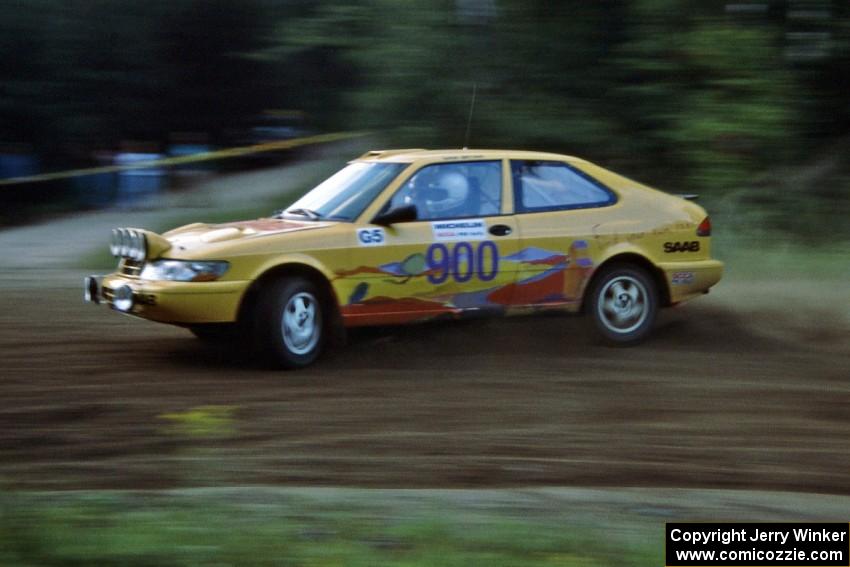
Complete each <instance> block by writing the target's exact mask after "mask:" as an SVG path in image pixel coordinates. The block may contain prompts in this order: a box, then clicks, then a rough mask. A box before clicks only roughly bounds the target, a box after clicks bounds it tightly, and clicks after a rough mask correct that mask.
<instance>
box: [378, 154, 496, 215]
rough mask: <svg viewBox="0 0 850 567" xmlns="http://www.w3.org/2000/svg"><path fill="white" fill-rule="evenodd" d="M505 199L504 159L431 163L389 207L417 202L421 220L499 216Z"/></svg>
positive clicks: (398, 192)
mask: <svg viewBox="0 0 850 567" xmlns="http://www.w3.org/2000/svg"><path fill="white" fill-rule="evenodd" d="M501 202H502V162H501V161H475V162H459V163H440V164H434V165H427V166H425V167H423V168H421V169H420V170H418V171H417V172H416V173H414V174H413V176H412V177H411V178H410V179H408V180H407V182H405V184H404V185H402V186H401V188H399V190H398V191H397V192H396V194H395V195H393V197H392V199H391V200H390V203H389V207H388V208H395V207H401V206H404V205H416V212H417V219H418V220H445V219H459V218H470V217H482V216H490V215H497V214H499V213H500V212H501V208H502V207H501Z"/></svg>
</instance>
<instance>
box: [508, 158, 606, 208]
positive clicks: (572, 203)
mask: <svg viewBox="0 0 850 567" xmlns="http://www.w3.org/2000/svg"><path fill="white" fill-rule="evenodd" d="M511 173H512V175H513V182H514V208H515V209H516V212H518V213H535V212H540V211H558V210H563V209H584V208H591V207H604V206H606V205H611V204H613V203H615V202H616V201H617V198H616V196H615V195H614V193H613V192H612V191H611V190H610V189H608V188H607V187H605V186H604V185H602V184H601V183H599V182H598V181H596V180H595V179H593V178H592V177H590V176H589V175H587V174H585V173H584V172H581V171H579V170H578V169H575V168H573V167H571V166H569V165H567V164H566V163H563V162H559V161H531V160H511Z"/></svg>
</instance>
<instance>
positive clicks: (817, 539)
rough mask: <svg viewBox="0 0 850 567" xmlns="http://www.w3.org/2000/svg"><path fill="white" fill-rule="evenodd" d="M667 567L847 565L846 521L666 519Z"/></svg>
mask: <svg viewBox="0 0 850 567" xmlns="http://www.w3.org/2000/svg"><path fill="white" fill-rule="evenodd" d="M666 532H667V533H666V536H665V541H666V565H667V567H700V566H704V565H705V566H712V565H725V566H729V567H732V566H734V567H747V566H751V565H752V566H759V567H765V566H770V567H773V566H783V565H787V566H788V567H791V566H799V567H842V566H843V567H847V566H850V524H847V523H804V522H799V523H749V522H747V523H743V522H741V523H723V524H721V523H684V522H678V523H668V524H667V530H666Z"/></svg>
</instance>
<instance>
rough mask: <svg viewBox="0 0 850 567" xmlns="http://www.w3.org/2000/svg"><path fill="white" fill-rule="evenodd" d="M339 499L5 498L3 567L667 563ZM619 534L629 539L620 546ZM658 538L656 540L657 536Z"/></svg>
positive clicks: (586, 543)
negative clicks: (345, 505) (343, 504)
mask: <svg viewBox="0 0 850 567" xmlns="http://www.w3.org/2000/svg"><path fill="white" fill-rule="evenodd" d="M322 502H325V503H326V504H327V503H328V500H327V498H322V499H316V498H306V499H303V498H294V497H289V498H286V499H282V498H280V497H275V495H274V493H272V494H269V495H266V496H263V494H262V493H257V494H252V493H251V492H250V491H248V492H244V493H243V494H241V495H240V494H239V493H234V494H233V496H232V497H228V495H227V494H219V495H216V494H215V493H212V494H208V493H203V492H197V493H189V494H173V493H172V494H151V495H147V496H143V495H140V494H139V495H133V494H127V493H108V492H95V493H78V494H66V495H61V494H56V493H54V494H49V495H39V494H30V495H26V494H15V493H13V494H3V495H2V516H0V564H3V565H16V566H17V565H21V566H36V565H51V566H83V565H105V566H111V565H115V566H118V565H121V566H138V567H141V566H170V565H175V566H176V565H187V566H191V565H198V566H200V565H210V566H212V565H251V566H265V565H269V566H271V565H287V566H305V567H306V566H313V567H316V566H337V565H338V566H343V565H345V566H364V567H365V566H369V567H371V566H375V565H406V566H411V567H414V566H426V565H429V566H430V565H439V566H454V565H456V566H459V567H460V566H467V565H492V566H512V565H527V566H538V565H539V566H549V567H554V566H561V567H601V566H604V565H625V566H631V565H634V566H637V565H651V564H660V561H661V557H660V551H659V550H660V549H661V547H662V546H661V544H660V541H659V542H654V544H652V545H650V544H645V545H644V546H642V547H638V546H635V545H634V544H633V543H629V542H628V540H627V539H626V538H625V537H622V533H621V532H618V531H617V530H613V529H611V528H610V526H603V527H596V528H591V527H582V528H579V529H578V530H577V529H576V528H575V527H574V526H571V525H567V526H565V525H564V524H563V523H562V522H556V521H553V520H549V521H541V520H538V519H533V518H532V519H522V520H519V519H512V518H511V517H510V516H508V515H507V514H505V513H504V512H503V511H498V510H494V511H492V512H490V513H489V514H488V515H487V516H484V517H480V516H479V517H476V518H474V519H471V518H469V517H466V515H465V514H461V513H459V512H458V511H456V510H455V511H452V510H446V511H443V512H442V513H441V514H440V517H439V519H438V518H434V517H428V516H427V515H426V514H423V511H422V510H420V509H418V508H411V507H410V506H406V507H405V511H404V513H402V514H398V513H393V512H387V511H386V510H380V509H379V508H377V507H376V506H375V505H369V504H360V505H355V506H350V507H349V508H348V509H347V511H345V512H340V511H339V510H340V509H341V507H340V503H339V502H336V505H335V506H334V509H335V510H337V511H335V512H334V511H330V510H327V509H322V508H320V507H317V504H318V505H320V504H321V503H322ZM612 534H620V535H619V536H615V537H612ZM647 537H649V538H650V539H651V538H652V537H653V536H652V535H650V534H647Z"/></svg>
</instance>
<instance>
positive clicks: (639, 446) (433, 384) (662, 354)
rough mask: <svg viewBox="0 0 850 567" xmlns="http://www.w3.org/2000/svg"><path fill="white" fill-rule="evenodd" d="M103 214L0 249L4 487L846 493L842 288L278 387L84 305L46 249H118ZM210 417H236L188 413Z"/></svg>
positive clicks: (346, 367)
mask: <svg viewBox="0 0 850 567" xmlns="http://www.w3.org/2000/svg"><path fill="white" fill-rule="evenodd" d="M99 215H101V216H100V217H99V216H98V215H88V216H85V217H80V218H74V219H66V220H64V221H61V222H57V223H51V224H48V225H42V226H41V227H30V228H22V229H15V230H12V231H3V232H0V249H2V250H3V255H2V257H3V258H4V259H5V260H8V262H5V261H4V262H0V293H1V294H2V295H0V297H2V299H0V301H2V309H0V374H2V378H1V380H2V386H1V387H2V390H0V392H2V396H0V480H2V481H3V482H5V483H6V484H7V485H9V486H18V487H28V488H60V489H64V488H83V487H85V488H97V487H123V488H164V487H174V486H186V485H204V484H234V485H244V484H257V483H264V484H288V485H293V484H295V485H307V484H309V485H314V486H315V485H356V486H383V487H503V486H530V485H569V486H625V487H691V488H750V489H762V490H763V489H773V490H792V491H806V492H826V493H842V494H848V493H850V381H848V378H850V344H848V340H847V338H848V330H850V324H848V308H850V301H847V293H846V290H845V288H846V281H845V282H832V283H831V282H824V281H819V282H817V283H813V282H807V281H782V282H778V283H777V282H773V283H768V282H767V281H752V280H749V281H742V280H740V279H738V278H736V276H735V273H734V270H732V271H731V272H730V273H729V274H728V275H727V277H726V279H725V280H724V282H723V283H722V284H721V285H720V286H719V288H718V290H717V292H716V293H712V294H711V295H709V296H707V297H705V298H701V299H699V300H697V301H694V302H692V303H689V304H687V305H685V306H683V307H681V308H677V309H673V310H669V311H668V312H665V313H664V314H663V316H662V318H661V321H660V322H659V327H658V329H657V332H656V333H655V334H654V336H653V337H652V338H651V340H649V341H648V342H647V343H645V344H643V345H641V346H639V347H636V348H626V349H624V348H619V349H616V348H607V347H602V346H598V345H596V344H594V343H593V342H592V341H590V340H589V339H587V338H586V334H587V333H586V329H585V326H584V323H583V321H582V320H581V319H578V318H573V317H536V318H516V319H504V320H479V321H466V322H462V323H456V324H431V325H420V326H410V327H401V328H395V329H378V330H367V331H361V332H358V333H357V334H355V335H353V336H352V337H351V340H350V343H349V344H348V345H347V346H345V347H343V348H338V349H336V350H334V351H332V352H329V353H328V355H327V356H325V357H324V358H323V359H322V360H321V361H320V362H319V363H318V364H316V365H315V366H314V367H312V368H310V369H307V370H305V371H300V372H289V373H287V372H270V371H266V370H262V369H259V368H257V367H255V366H254V365H252V363H251V361H250V360H246V359H245V358H244V357H243V356H241V355H240V354H239V353H237V352H232V351H228V350H227V349H211V348H209V347H205V346H204V345H203V344H201V343H200V342H199V341H197V340H196V339H194V338H193V337H192V336H191V335H190V334H189V333H188V332H187V331H185V330H182V329H178V328H173V327H167V326H163V325H157V324H153V323H148V322H144V321H139V320H134V319H130V318H127V317H123V316H120V315H118V314H116V313H113V312H109V311H108V310H106V309H104V308H96V307H93V306H90V305H85V304H83V303H82V289H81V278H82V276H83V275H85V273H86V272H84V271H82V270H80V269H76V270H75V269H72V268H69V267H68V265H67V261H68V258H73V255H64V256H62V255H61V254H57V252H56V250H55V248H56V247H57V246H64V243H65V242H67V243H69V244H68V247H69V249H72V250H75V251H76V249H77V248H80V247H81V245H79V244H78V242H79V240H80V239H81V238H93V235H94V234H100V233H101V232H103V234H104V235H105V234H107V233H108V230H107V229H106V228H104V226H107V224H106V223H112V221H113V220H114V219H112V218H111V217H109V215H113V216H114V215H118V213H100V214H99ZM98 218H100V220H96V219H98ZM98 222H101V223H103V226H101V225H97V223H98ZM123 224H128V223H123ZM75 227H76V228H75ZM96 229H97V230H96ZM103 238H106V236H103ZM57 243H59V244H57ZM56 256H62V258H63V259H64V262H65V263H64V264H63V262H60V261H58V260H54V259H53V258H55V257H56ZM12 258H17V259H16V260H15V262H13V263H10V262H12V260H11V259H12ZM210 405H215V406H224V409H223V410H221V411H224V412H225V413H228V414H229V415H230V416H231V417H232V421H231V422H225V423H219V422H217V421H216V420H215V415H217V414H214V412H213V414H211V415H213V417H210V415H208V414H205V413H204V411H205V410H200V411H199V412H196V414H187V413H186V412H188V411H190V410H193V409H197V408H200V407H203V406H210ZM168 414H178V415H182V416H184V418H185V420H184V421H186V423H187V424H188V427H187V428H185V429H184V430H180V429H177V430H176V429H175V428H174V420H173V419H168V418H167V417H166V416H167V415H168ZM191 415H196V417H197V420H195V421H193V420H192V418H191V417H187V416H191ZM210 419H211V420H212V422H211V423H208V421H209V420H210ZM196 421H197V423H196ZM193 424H194V425H198V427H196V428H195V429H193V428H192V426H193ZM207 426H209V427H207ZM193 431H195V433H193Z"/></svg>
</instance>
